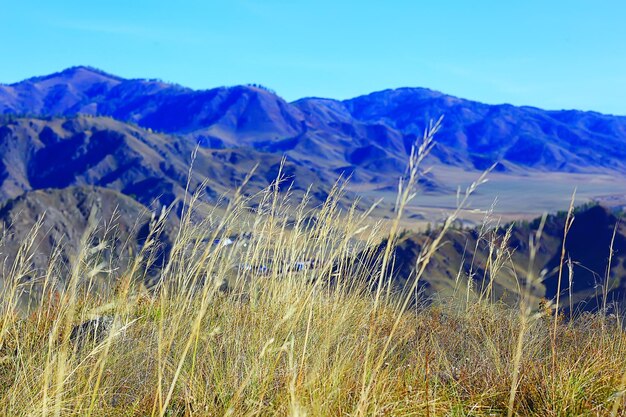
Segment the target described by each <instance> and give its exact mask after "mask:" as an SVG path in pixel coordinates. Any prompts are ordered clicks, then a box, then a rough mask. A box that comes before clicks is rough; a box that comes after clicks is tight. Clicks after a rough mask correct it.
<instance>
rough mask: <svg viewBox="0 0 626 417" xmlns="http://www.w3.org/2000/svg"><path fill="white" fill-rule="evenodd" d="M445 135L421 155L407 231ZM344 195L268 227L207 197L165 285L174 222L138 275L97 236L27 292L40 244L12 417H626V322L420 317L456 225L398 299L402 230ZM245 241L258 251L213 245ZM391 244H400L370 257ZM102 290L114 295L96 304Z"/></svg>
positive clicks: (184, 226)
mask: <svg viewBox="0 0 626 417" xmlns="http://www.w3.org/2000/svg"><path fill="white" fill-rule="evenodd" d="M434 131H436V128H435V129H433V131H431V132H427V138H426V139H427V140H425V141H424V145H423V146H422V148H421V149H419V150H416V152H415V153H414V155H413V157H412V159H411V165H410V169H409V173H408V175H407V178H406V179H405V181H404V182H403V183H402V184H403V185H402V187H401V188H400V195H399V198H398V210H397V212H398V219H399V218H401V216H402V207H404V206H405V205H406V203H407V202H408V201H409V200H410V199H411V198H412V194H413V187H414V185H415V180H416V177H417V174H418V171H417V166H418V165H419V163H420V162H421V158H422V157H423V155H425V154H426V153H427V151H428V145H429V141H428V139H429V137H430V133H434ZM480 181H481V180H479V181H478V182H477V183H476V184H475V185H476V186H477V185H479V184H480ZM472 191H473V187H470V189H468V192H467V194H468V195H469V194H471V192H472ZM340 196H341V190H340V189H335V190H334V192H333V193H332V194H331V196H330V197H329V198H328V200H327V202H326V203H325V205H324V206H323V207H321V208H319V209H317V210H315V211H311V210H309V209H308V206H309V205H308V202H307V199H306V197H305V199H304V200H303V201H302V202H300V203H297V204H296V205H295V206H292V204H291V202H290V200H289V194H288V193H278V187H272V188H269V189H268V190H267V192H265V193H264V194H263V195H261V196H257V197H258V198H259V199H260V201H261V202H260V203H259V204H258V206H257V207H256V208H255V211H254V215H250V214H249V212H250V210H249V206H250V200H247V199H245V198H243V197H241V196H239V195H238V196H236V197H235V198H233V199H232V201H231V202H230V204H229V207H228V209H227V210H226V211H225V214H221V215H220V216H214V215H212V213H209V214H205V215H203V216H202V217H201V218H198V213H197V212H196V211H195V210H194V207H195V206H196V205H197V201H195V200H194V199H192V200H191V201H188V202H187V205H186V207H188V209H187V211H186V212H185V213H184V215H183V220H182V222H181V226H180V231H179V234H178V236H177V238H176V240H175V242H174V244H173V247H172V248H171V253H170V256H169V260H168V263H167V264H166V265H165V266H164V267H163V268H162V269H160V272H159V274H160V276H161V279H162V281H161V282H162V284H161V285H159V286H157V287H154V288H150V289H147V288H145V286H144V285H143V284H142V283H143V282H144V281H145V277H146V275H147V274H149V273H151V272H150V271H152V269H153V268H151V263H152V262H153V261H154V259H155V258H157V257H158V256H157V255H156V254H158V252H159V250H160V249H159V247H158V245H159V239H158V236H159V233H160V230H161V229H162V227H163V223H164V221H165V220H164V218H165V217H164V216H165V215H166V213H165V214H164V216H161V217H155V218H154V221H153V224H152V232H151V235H150V237H149V238H148V239H147V241H146V242H145V246H144V248H143V250H142V251H141V252H140V253H138V254H135V255H133V257H132V258H131V262H130V263H124V262H121V261H120V260H111V259H108V260H107V259H106V258H104V257H103V256H100V254H101V253H103V252H104V251H105V250H106V249H107V241H106V240H99V241H95V240H94V239H93V238H92V237H93V230H92V231H91V233H87V234H86V235H85V238H84V242H83V244H82V247H83V250H82V251H81V253H80V254H77V256H76V259H74V260H73V261H74V262H73V265H74V268H73V269H72V272H71V274H70V276H66V277H65V278H63V279H61V277H60V275H59V274H58V272H57V271H59V270H60V269H59V265H58V263H59V262H60V261H59V260H58V259H57V258H55V256H54V254H53V255H52V256H51V260H50V268H49V269H48V271H47V272H46V273H44V274H42V276H41V277H38V278H37V279H36V280H31V281H29V282H27V283H24V281H23V280H22V279H21V278H22V277H23V276H25V275H27V274H29V273H31V271H29V270H28V258H29V256H30V255H29V253H31V252H32V251H34V250H35V247H34V245H35V243H34V242H32V241H26V242H24V244H23V250H22V251H21V253H20V254H19V255H18V257H17V258H16V259H15V260H14V262H13V263H12V264H11V265H10V266H9V267H8V268H7V270H8V273H9V275H8V277H9V278H10V279H7V281H6V282H5V285H4V286H3V288H2V292H3V293H2V298H1V301H0V303H1V304H0V306H1V309H0V415H4V416H22V415H23V416H178V415H180V416H184V415H199V416H204V415H206V416H211V415H232V416H242V415H291V416H304V415H313V416H316V415H335V416H340V415H361V416H365V415H396V416H405V415H406V416H409V415H417V416H440V415H453V416H465V415H507V414H508V415H534V416H577V415H592V416H595V415H602V416H604V415H607V416H610V415H613V416H617V415H625V414H626V401H625V396H624V389H625V386H626V333H625V332H624V331H623V328H624V325H623V323H622V321H621V320H622V318H621V317H619V316H617V317H615V316H611V317H607V316H605V315H601V314H596V315H593V314H589V315H581V316H580V317H577V318H576V319H575V320H573V321H571V322H570V321H565V320H563V319H562V317H561V316H560V315H559V314H558V309H555V308H553V307H552V306H551V305H550V303H545V304H543V305H536V303H534V302H532V301H531V300H530V297H528V298H527V297H524V296H523V295H522V297H521V298H520V301H519V304H518V305H516V306H505V305H502V304H500V303H493V302H489V301H486V300H489V298H490V297H484V296H482V295H484V294H477V296H476V297H468V295H467V292H466V291H464V292H463V294H462V296H461V297H460V298H461V299H462V300H463V301H461V300H456V299H450V300H440V301H437V302H434V303H428V304H426V303H419V302H417V303H416V302H415V299H414V297H413V295H414V293H415V290H416V288H417V286H418V282H419V278H420V277H421V274H422V273H423V271H424V269H425V265H426V264H427V263H428V261H429V259H430V256H432V253H433V252H434V251H435V250H436V249H437V247H438V245H439V244H440V243H441V238H442V236H443V233H444V231H445V229H446V228H447V227H449V226H450V224H452V222H453V221H454V213H453V214H452V215H451V218H450V220H449V221H447V222H446V224H444V226H443V229H444V230H442V231H441V234H440V235H439V236H438V237H435V238H433V241H432V242H431V245H430V246H428V247H427V248H426V249H425V250H424V253H423V256H422V257H421V259H420V262H419V263H418V265H416V272H415V274H414V276H413V277H411V279H410V280H409V282H410V285H409V288H406V289H405V291H401V292H399V291H397V290H396V289H395V288H394V287H393V286H391V280H392V278H393V277H392V276H390V275H389V273H388V271H389V270H390V268H389V266H390V265H391V264H392V263H393V259H391V257H390V253H391V249H392V247H393V244H394V241H395V239H396V238H397V235H398V230H397V224H398V223H397V222H396V223H394V224H393V225H392V226H391V230H388V231H381V230H379V229H378V228H377V227H375V226H372V225H371V223H370V222H368V213H361V212H358V211H357V210H356V209H352V210H348V211H347V212H341V210H339V209H338V202H339V199H340ZM255 201H256V200H255ZM312 218H315V220H314V221H313V220H311V219H312ZM242 230H245V231H248V232H251V235H252V238H251V239H250V240H249V241H247V242H246V243H245V244H241V245H239V244H235V245H228V246H226V245H222V244H214V241H216V240H218V239H220V238H221V237H222V236H228V235H229V234H231V233H232V232H241V231H242ZM111 233H114V232H113V231H112V232H111ZM381 233H382V234H383V235H384V236H387V237H388V242H389V243H388V246H387V248H385V249H384V250H383V251H376V252H375V251H373V250H370V249H369V248H373V247H375V246H376V245H375V243H377V242H378V241H379V238H380V236H381ZM533 242H534V243H533V244H534V245H537V247H538V246H539V245H540V236H536V240H533ZM531 258H532V257H531ZM103 260H104V261H103ZM303 261H306V262H305V263H306V266H304V267H303V266H302V263H303ZM529 262H530V263H532V259H529ZM296 266H298V267H296ZM528 270H529V271H530V270H532V268H531V267H529V269H528ZM539 279H540V277H525V278H524V283H526V285H527V286H528V287H529V286H530V285H532V284H533V282H534V281H536V280H539ZM61 280H62V281H63V282H62V283H61V282H60V281H61ZM99 280H107V281H108V282H109V284H110V285H108V290H102V291H93V288H94V286H96V285H98V282H99ZM225 281H227V282H228V284H227V285H226V283H225ZM111 283H112V284H111ZM467 291H471V289H467ZM26 292H28V296H26V295H25V294H26ZM25 299H28V300H30V303H27V304H29V305H27V306H26V307H25V306H24V300H25ZM468 300H470V301H468ZM94 317H101V318H102V317H106V318H107V319H109V320H111V321H112V324H111V326H110V328H109V331H107V332H102V333H98V330H97V329H96V330H95V331H94V333H93V334H94V335H95V337H88V336H89V335H90V334H91V333H90V334H89V335H86V336H85V337H83V338H77V337H74V336H72V329H74V326H76V325H78V324H80V323H84V322H86V321H87V320H90V319H93V318H94Z"/></svg>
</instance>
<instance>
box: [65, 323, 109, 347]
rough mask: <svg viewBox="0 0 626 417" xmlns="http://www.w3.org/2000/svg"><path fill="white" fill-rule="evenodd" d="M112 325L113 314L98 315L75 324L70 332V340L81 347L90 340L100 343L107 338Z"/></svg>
mask: <svg viewBox="0 0 626 417" xmlns="http://www.w3.org/2000/svg"><path fill="white" fill-rule="evenodd" d="M112 327H113V317H112V316H100V317H96V318H95V319H91V320H87V321H85V322H83V323H81V324H77V325H76V326H74V327H73V328H72V333H70V341H71V342H72V343H74V344H76V345H78V346H81V347H82V346H83V345H84V344H85V343H88V342H90V343H100V342H102V341H103V340H105V339H106V337H107V336H108V334H109V332H110V331H111V328H112Z"/></svg>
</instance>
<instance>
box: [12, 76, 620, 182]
mask: <svg viewBox="0 0 626 417" xmlns="http://www.w3.org/2000/svg"><path fill="white" fill-rule="evenodd" d="M0 114H37V115H63V116H69V115H75V114H91V115H106V116H111V117H113V118H115V119H118V120H120V121H124V122H133V123H136V124H138V125H140V126H143V127H146V128H151V129H156V130H158V131H162V132H165V133H170V134H176V135H182V136H185V137H189V138H192V139H194V141H200V143H202V144H204V145H206V146H207V147H214V148H218V147H222V148H233V147H250V148H254V149H256V150H258V151H261V152H268V153H278V154H286V155H287V156H290V157H292V158H293V159H294V160H298V161H300V162H302V163H303V164H305V165H309V166H313V167H315V169H318V170H326V171H329V172H335V173H340V172H344V173H350V174H353V175H354V177H355V181H357V182H358V181H362V182H365V183H372V182H373V183H387V181H386V179H385V177H386V176H388V175H394V176H397V174H398V173H401V172H402V170H403V169H404V165H405V160H406V157H407V154H408V151H409V149H410V146H411V144H412V143H413V142H414V141H415V140H416V139H417V138H418V137H419V136H420V135H421V133H422V131H423V129H424V127H425V126H426V125H427V123H428V121H429V120H431V119H436V118H438V117H439V116H440V115H442V114H443V115H445V123H444V128H443V130H442V132H441V133H440V134H439V135H438V138H437V141H438V146H437V148H436V149H435V151H434V153H433V158H432V161H433V163H437V164H443V165H449V166H455V167H460V168H464V169H470V170H482V169H484V168H486V167H488V166H490V165H492V164H493V163H494V162H499V163H500V165H499V167H498V168H499V169H500V170H503V171H506V170H516V169H518V168H519V169H523V170H526V169H532V170H540V171H541V170H547V171H562V172H606V171H611V172H620V173H626V117H623V116H608V115H602V114H599V113H593V112H580V111H572V110H569V111H545V110H541V109H538V108H533V107H516V106H512V105H508V104H503V105H487V104H482V103H478V102H475V101H469V100H464V99H460V98H456V97H452V96H449V95H445V94H443V93H439V92H436V91H432V90H428V89H424V88H400V89H396V90H385V91H380V92H376V93H372V94H369V95H365V96H361V97H356V98H354V99H350V100H344V101H337V100H332V99H319V98H304V99H301V100H297V101H295V102H292V103H288V102H286V101H285V100H283V99H282V98H280V97H279V96H277V95H275V94H273V93H272V92H270V91H268V90H266V89H262V88H257V87H251V86H236V87H220V88H215V89H210V90H202V91H196V90H192V89H189V88H184V87H181V86H179V85H172V84H167V83H163V82H161V81H156V80H126V79H123V78H120V77H117V76H114V75H110V74H107V73H105V72H103V71H100V70H96V69H93V68H90V67H73V68H70V69H67V70H64V71H62V72H59V73H56V74H52V75H49V76H45V77H36V78H31V79H28V80H25V81H22V82H19V83H14V84H11V85H2V86H0ZM385 185H388V184H385Z"/></svg>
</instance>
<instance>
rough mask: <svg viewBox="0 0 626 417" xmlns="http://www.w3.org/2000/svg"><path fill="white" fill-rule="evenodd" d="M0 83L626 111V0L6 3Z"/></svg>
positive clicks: (0, 31)
mask: <svg viewBox="0 0 626 417" xmlns="http://www.w3.org/2000/svg"><path fill="white" fill-rule="evenodd" d="M0 38H1V39H2V42H0V82H3V83H10V82H15V81H19V80H21V79H24V78H27V77H29V76H33V75H42V74H47V73H51V72H56V71H59V70H61V69H63V68H66V67H69V66H74V65H91V66H95V67H98V68H101V69H103V70H105V71H107V72H110V73H113V74H117V75H120V76H123V77H133V78H134V77H141V78H161V79H163V80H165V81H171V82H177V83H179V84H182V85H185V86H189V87H193V88H198V89H200V88H211V87H216V86H220V85H233V84H242V83H260V84H263V85H266V86H268V87H270V88H272V89H274V90H276V92H277V93H278V94H280V95H281V96H283V97H285V98H286V99H288V100H295V99H297V98H300V97H305V96H321V97H332V98H338V99H342V98H349V97H354V96H357V95H361V94H365V93H369V92H372V91H376V90H382V89H386V88H395V87H402V86H419V87H428V88H432V89H436V90H440V91H443V92H446V93H448V94H453V95H456V96H459V97H463V98H469V99H474V100H478V101H483V102H487V103H503V102H508V103H512V104H527V105H534V106H538V107H544V108H549V109H561V108H579V109H585V110H597V111H601V112H605V113H614V114H623V115H626V1H623V0H613V1H602V0H594V1H592V0H562V1H559V0H542V1H538V0H517V1H507V0H498V1H481V0H468V1H445V0H444V1H435V0H432V1H420V0H413V1H408V0H407V1H400V0H398V1H394V0H387V1H383V0H380V1H369V0H360V1H341V0H314V1H299V0H291V1H277V0H258V1H257V0H197V1H194V0H178V1H176V0H168V1H166V0H150V1H148V0H124V1H119V0H107V1H84V0H82V1H78V0H62V1H60V0H40V1H32V0H0Z"/></svg>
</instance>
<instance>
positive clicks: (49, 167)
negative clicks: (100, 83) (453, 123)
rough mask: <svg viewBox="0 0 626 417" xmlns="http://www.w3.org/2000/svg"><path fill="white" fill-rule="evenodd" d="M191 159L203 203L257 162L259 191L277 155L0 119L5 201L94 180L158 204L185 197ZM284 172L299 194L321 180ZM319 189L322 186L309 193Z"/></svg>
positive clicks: (72, 121)
mask: <svg viewBox="0 0 626 417" xmlns="http://www.w3.org/2000/svg"><path fill="white" fill-rule="evenodd" d="M194 152H195V157H193V156H192V155H193V154H194ZM192 162H193V170H192V172H191V178H190V182H189V187H190V191H191V192H196V191H202V192H203V193H204V194H205V197H206V200H207V201H209V202H215V201H216V200H217V199H218V197H219V196H220V195H221V194H223V193H225V192H226V191H230V190H232V189H234V188H236V187H238V186H239V185H241V184H242V183H243V181H244V179H245V178H246V176H247V175H248V174H249V173H250V172H251V171H252V170H253V169H254V167H255V166H257V168H256V171H255V172H254V175H253V176H252V177H251V179H250V181H249V183H248V185H247V187H246V191H247V192H249V193H254V192H256V191H259V190H260V189H262V188H264V187H265V186H267V185H268V184H269V183H271V182H272V181H274V180H275V179H276V175H277V174H278V170H279V167H280V164H281V158H280V156H277V155H272V154H267V153H259V152H255V151H252V150H247V151H243V150H238V149H231V150H228V149H222V150H220V149H208V148H198V149H197V150H196V146H195V144H194V142H192V141H189V140H186V139H184V138H180V137H176V136H170V135H163V134H155V133H151V132H149V131H146V130H144V129H142V128H139V127H136V126H131V125H128V124H125V123H122V122H119V121H116V120H114V119H111V118H104V117H87V116H79V117H72V118H52V119H49V120H45V119H35V118H17V119H13V120H10V121H8V122H6V123H4V124H0V197H1V198H2V199H7V198H14V197H17V196H19V195H20V194H22V193H23V192H25V191H29V190H36V189H44V188H65V187H68V186H73V185H95V186H99V187H106V188H109V189H113V190H117V191H120V192H122V193H124V194H127V195H130V196H133V198H136V199H137V200H138V201H139V202H141V203H142V204H145V205H148V206H150V205H151V204H152V203H154V202H155V201H156V202H158V203H159V204H163V205H169V204H171V203H172V202H174V201H175V200H176V199H181V198H182V197H183V195H184V193H185V188H186V186H187V180H188V173H189V168H190V166H192ZM285 172H287V173H288V174H290V175H291V177H292V179H291V181H293V188H294V190H295V191H296V192H297V191H300V192H304V190H306V189H307V188H308V187H309V185H310V184H312V183H318V184H319V183H322V184H325V183H326V179H324V180H323V181H322V180H320V178H319V177H318V176H316V175H315V174H314V173H312V172H310V171H309V170H307V169H303V168H302V167H301V166H299V165H298V164H297V163H293V162H287V163H286V167H285ZM205 180H206V181H208V183H207V184H206V185H203V184H204V183H203V182H204V181H205ZM201 185H202V186H203V187H204V188H203V189H202V190H199V187H200V186H201ZM321 189H325V187H324V186H323V185H322V186H315V187H313V190H312V191H313V193H316V192H319V191H320V190H321Z"/></svg>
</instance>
